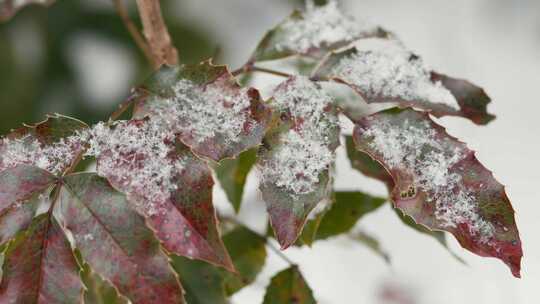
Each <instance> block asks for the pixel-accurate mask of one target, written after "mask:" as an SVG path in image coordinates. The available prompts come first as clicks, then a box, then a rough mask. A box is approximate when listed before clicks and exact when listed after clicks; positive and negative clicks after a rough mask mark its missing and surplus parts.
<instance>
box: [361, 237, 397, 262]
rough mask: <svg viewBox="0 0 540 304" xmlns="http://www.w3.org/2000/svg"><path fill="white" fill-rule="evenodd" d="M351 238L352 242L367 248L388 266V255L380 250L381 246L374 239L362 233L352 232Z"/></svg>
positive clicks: (389, 260)
mask: <svg viewBox="0 0 540 304" xmlns="http://www.w3.org/2000/svg"><path fill="white" fill-rule="evenodd" d="M351 237H352V239H353V240H355V241H358V242H360V243H361V244H363V245H364V246H366V247H367V248H369V249H371V250H372V251H373V252H374V253H376V254H377V255H378V256H380V257H381V258H382V259H383V260H384V261H385V262H386V264H390V262H391V259H390V255H388V253H387V252H386V251H385V250H383V249H382V248H381V244H380V243H379V241H378V240H377V239H376V238H375V237H373V236H371V235H369V234H367V233H365V232H363V231H357V232H354V233H352V234H351Z"/></svg>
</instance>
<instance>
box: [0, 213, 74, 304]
mask: <svg viewBox="0 0 540 304" xmlns="http://www.w3.org/2000/svg"><path fill="white" fill-rule="evenodd" d="M82 292H83V285H82V282H81V278H80V277H79V267H78V265H77V262H76V261H75V257H74V256H73V252H72V250H71V247H70V245H69V242H68V240H67V238H66V236H65V235H64V232H63V231H62V229H61V228H60V226H59V225H58V223H57V222H56V220H55V219H53V218H51V217H50V214H49V213H46V214H43V215H40V216H39V217H36V218H35V219H34V221H33V222H32V224H31V225H30V228H29V229H28V231H26V232H25V233H24V234H23V235H21V236H20V237H18V238H16V239H15V241H14V242H13V243H11V244H10V245H9V247H8V249H7V252H6V260H5V262H4V274H3V279H2V284H1V285H0V302H2V303H79V302H81V301H82Z"/></svg>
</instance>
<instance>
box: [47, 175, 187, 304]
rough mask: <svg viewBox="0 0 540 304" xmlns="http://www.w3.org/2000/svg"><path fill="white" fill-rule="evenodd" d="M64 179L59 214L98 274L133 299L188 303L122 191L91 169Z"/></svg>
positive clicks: (149, 233)
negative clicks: (118, 190)
mask: <svg viewBox="0 0 540 304" xmlns="http://www.w3.org/2000/svg"><path fill="white" fill-rule="evenodd" d="M64 185H65V187H63V188H62V191H61V194H60V198H59V201H58V202H57V204H59V205H57V207H58V208H59V209H58V210H57V214H58V216H59V217H60V218H61V219H62V220H63V224H64V227H66V228H67V229H68V230H69V231H71V233H72V235H73V238H74V243H75V246H76V247H77V248H78V249H79V250H80V252H81V255H82V257H83V259H84V261H85V262H87V263H88V264H89V265H90V266H91V268H92V269H93V270H94V271H95V272H96V273H97V274H99V275H100V276H101V277H103V278H104V279H106V280H108V281H110V282H111V283H112V284H113V285H114V286H115V287H116V288H117V289H118V290H119V292H120V293H121V294H122V295H124V296H126V297H127V298H128V299H129V300H131V301H132V302H133V303H154V302H157V301H161V302H164V303H184V300H183V296H182V288H181V286H180V284H179V282H178V278H177V277H176V275H175V274H174V272H173V270H172V268H171V267H170V265H169V260H168V258H167V256H166V255H165V254H164V253H163V252H162V251H161V249H160V246H159V242H158V241H157V240H156V239H155V237H154V235H153V233H152V231H151V230H150V229H148V228H147V227H146V223H145V221H144V218H143V217H141V216H140V215H139V214H137V213H136V212H135V211H133V210H132V209H131V208H130V205H129V203H128V202H127V200H126V198H125V196H124V195H123V194H121V193H119V192H117V191H116V190H114V189H113V188H112V187H111V186H110V185H109V183H108V182H107V180H105V179H103V178H101V177H99V176H97V175H96V174H93V173H80V174H73V175H69V176H66V177H65V178H64ZM158 299H159V300H158Z"/></svg>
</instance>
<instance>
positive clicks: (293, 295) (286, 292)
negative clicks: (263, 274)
mask: <svg viewBox="0 0 540 304" xmlns="http://www.w3.org/2000/svg"><path fill="white" fill-rule="evenodd" d="M273 303H295V304H315V303H317V301H316V300H315V298H314V297H313V291H312V290H311V288H310V287H309V286H308V284H307V282H306V281H305V279H304V277H303V276H302V273H300V270H299V269H298V267H297V266H291V267H289V268H287V269H285V270H283V271H281V272H279V273H278V274H276V275H275V276H274V277H273V278H272V280H271V281H270V285H268V287H266V293H265V295H264V301H263V304H273Z"/></svg>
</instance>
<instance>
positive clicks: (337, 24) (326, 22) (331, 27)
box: [276, 1, 378, 53]
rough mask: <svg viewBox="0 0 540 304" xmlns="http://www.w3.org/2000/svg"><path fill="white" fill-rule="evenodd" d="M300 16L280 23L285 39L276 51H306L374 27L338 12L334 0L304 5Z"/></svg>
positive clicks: (357, 35) (368, 30)
mask: <svg viewBox="0 0 540 304" xmlns="http://www.w3.org/2000/svg"><path fill="white" fill-rule="evenodd" d="M302 16H303V18H301V19H288V20H287V21H286V22H284V23H283V24H282V25H281V30H282V31H283V32H284V34H283V36H284V38H285V39H286V40H285V41H283V42H281V43H279V44H277V45H276V49H277V50H278V51H284V50H287V51H293V52H298V53H307V52H309V51H310V50H312V49H316V48H322V47H328V46H332V45H335V44H338V43H343V42H345V43H347V42H350V41H352V40H354V39H356V38H358V37H360V36H363V35H368V34H370V33H374V32H376V31H377V30H378V28H377V27H376V26H373V25H371V24H369V23H367V22H359V21H357V20H355V19H354V18H353V17H351V16H349V15H346V14H344V13H342V12H341V11H340V9H339V7H338V4H337V2H336V1H329V3H328V4H326V5H324V6H313V5H307V7H306V11H305V12H303V14H302Z"/></svg>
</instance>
